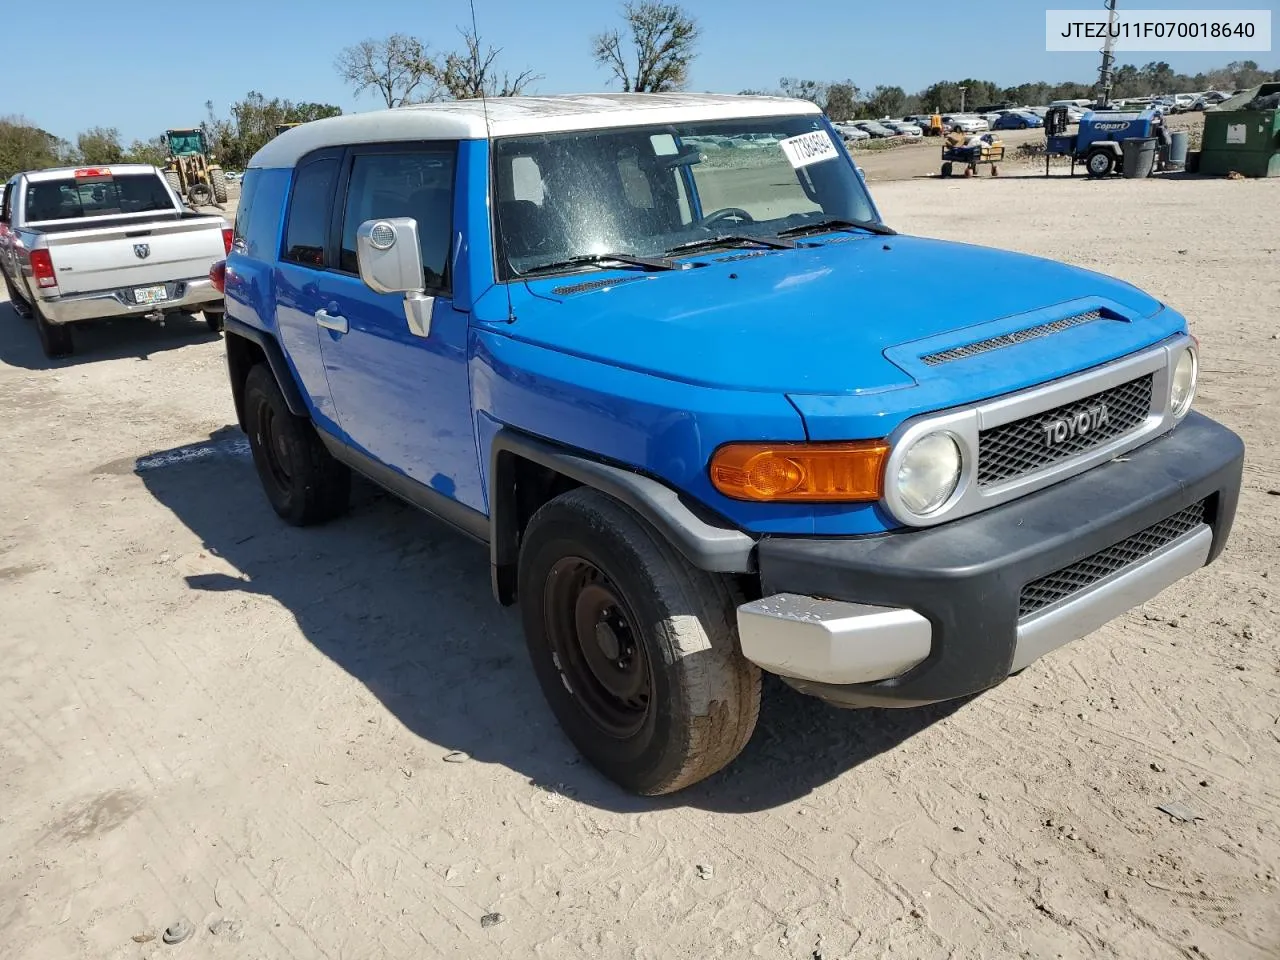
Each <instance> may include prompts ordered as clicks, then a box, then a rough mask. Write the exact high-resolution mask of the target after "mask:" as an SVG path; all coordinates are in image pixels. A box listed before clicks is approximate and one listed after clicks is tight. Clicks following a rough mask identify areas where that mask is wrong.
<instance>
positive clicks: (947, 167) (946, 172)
mask: <svg viewBox="0 0 1280 960" xmlns="http://www.w3.org/2000/svg"><path fill="white" fill-rule="evenodd" d="M954 171H955V167H954V165H953V164H952V163H951V161H949V160H948V161H947V162H946V163H944V164H943V165H942V175H943V176H944V177H949V176H951V174H952V173H953V172H954Z"/></svg>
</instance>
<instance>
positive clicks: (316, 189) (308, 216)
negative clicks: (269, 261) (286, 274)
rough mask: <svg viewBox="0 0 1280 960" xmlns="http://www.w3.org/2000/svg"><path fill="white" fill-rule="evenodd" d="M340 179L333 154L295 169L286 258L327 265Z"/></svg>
mask: <svg viewBox="0 0 1280 960" xmlns="http://www.w3.org/2000/svg"><path fill="white" fill-rule="evenodd" d="M337 183H338V161H337V158H334V157H326V158H324V159H322V160H313V161H312V162H311V163H308V164H305V165H303V166H301V167H298V169H297V170H296V171H295V173H294V178H293V196H292V197H291V198H290V200H289V227H288V229H287V230H286V232H285V241H284V254H283V259H285V260H288V261H290V262H291V263H300V264H303V265H304V266H308V267H324V266H328V264H326V263H325V262H324V261H325V245H326V240H327V237H328V234H329V209H330V204H332V202H333V193H334V189H335V188H336V187H337Z"/></svg>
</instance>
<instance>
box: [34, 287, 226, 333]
mask: <svg viewBox="0 0 1280 960" xmlns="http://www.w3.org/2000/svg"><path fill="white" fill-rule="evenodd" d="M155 286H159V284H155ZM165 286H166V287H167V289H168V294H169V296H168V299H166V300H161V301H160V302H158V303H134V302H133V291H132V289H131V288H123V289H120V290H96V291H94V292H92V293H74V294H70V295H69V296H65V297H48V298H46V299H43V300H39V301H37V302H38V305H39V307H40V313H41V314H42V315H43V316H44V318H45V319H46V320H47V321H49V323H53V324H62V323H77V322H79V321H81V320H104V319H107V318H109V317H127V316H133V315H137V316H145V315H147V314H152V313H156V312H157V311H164V312H167V311H170V310H185V311H195V310H203V309H205V308H206V307H209V308H214V307H217V308H219V309H221V306H222V294H221V293H219V292H218V290H217V288H216V287H214V285H213V282H212V281H211V280H210V279H209V278H208V277H196V278H194V279H191V280H171V281H169V282H168V283H167V284H165Z"/></svg>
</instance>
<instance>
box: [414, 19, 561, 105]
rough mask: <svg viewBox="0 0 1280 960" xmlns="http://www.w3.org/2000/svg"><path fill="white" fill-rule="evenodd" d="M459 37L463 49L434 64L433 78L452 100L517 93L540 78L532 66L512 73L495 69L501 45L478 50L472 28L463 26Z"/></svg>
mask: <svg viewBox="0 0 1280 960" xmlns="http://www.w3.org/2000/svg"><path fill="white" fill-rule="evenodd" d="M462 40H463V43H464V44H465V45H466V50H465V51H464V52H462V53H450V54H447V55H446V56H445V58H444V61H443V63H442V64H437V65H436V66H435V67H434V68H433V71H434V74H435V80H436V81H437V82H438V83H439V85H440V86H441V87H443V88H444V90H446V91H447V92H448V94H449V96H451V97H453V98H454V99H455V100H465V99H468V98H474V97H481V96H484V97H518V96H520V94H522V93H524V90H525V87H527V86H528V85H529V84H531V83H533V82H534V81H535V80H541V79H542V77H541V75H539V74H535V73H534V72H533V71H532V70H522V71H520V72H519V73H517V74H515V75H514V76H512V75H511V74H509V73H507V72H506V71H505V70H504V71H503V72H502V73H499V72H498V70H497V68H496V67H495V66H494V62H495V61H496V60H497V59H498V54H500V53H501V52H502V50H501V49H495V48H493V47H489V48H488V49H487V50H483V51H482V50H481V48H480V38H479V37H478V36H476V34H475V32H474V31H471V30H463V31H462Z"/></svg>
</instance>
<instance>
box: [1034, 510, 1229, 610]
mask: <svg viewBox="0 0 1280 960" xmlns="http://www.w3.org/2000/svg"><path fill="white" fill-rule="evenodd" d="M1204 522H1205V501H1204V500H1201V501H1200V502H1199V503H1197V504H1194V505H1193V506H1190V507H1187V508H1186V509H1185V510H1179V511H1178V512H1177V513H1175V514H1174V515H1173V516H1172V517H1168V518H1166V519H1164V520H1161V521H1160V522H1159V523H1155V524H1152V525H1151V526H1149V527H1147V529H1145V530H1142V531H1140V532H1138V533H1135V534H1134V535H1133V536H1132V537H1129V538H1128V539H1125V540H1121V541H1120V542H1119V543H1117V544H1113V545H1112V546H1110V547H1107V548H1106V549H1105V550H1099V551H1098V552H1097V553H1095V554H1094V555H1093V556H1091V557H1085V558H1084V559H1083V560H1077V561H1076V562H1075V563H1073V564H1071V566H1069V567H1063V568H1062V569H1061V570H1058V571H1056V572H1054V573H1051V574H1049V575H1048V576H1045V577H1041V578H1040V579H1039V580H1033V581H1032V582H1031V583H1028V584H1027V585H1026V586H1025V587H1023V588H1022V594H1021V596H1020V597H1019V598H1018V616H1019V617H1025V616H1028V615H1029V614H1032V613H1035V612H1036V611H1037V610H1043V609H1044V608H1045V607H1047V606H1049V605H1050V604H1054V603H1057V602H1058V601H1059V600H1064V599H1066V598H1067V597H1069V596H1071V595H1072V594H1073V593H1078V592H1079V591H1081V590H1083V589H1084V588H1085V587H1088V586H1090V585H1092V584H1095V583H1097V582H1098V581H1099V580H1101V579H1102V578H1103V577H1107V576H1110V575H1111V574H1113V573H1115V572H1116V571H1117V570H1123V569H1124V568H1125V567H1127V566H1130V565H1131V564H1135V563H1137V562H1138V561H1139V560H1142V559H1144V558H1145V557H1148V556H1150V555H1151V554H1153V553H1155V552H1156V551H1157V550H1159V549H1160V548H1161V547H1163V546H1165V545H1166V544H1169V543H1172V542H1173V541H1174V540H1177V539H1178V538H1179V537H1180V536H1182V535H1183V534H1184V533H1187V532H1189V531H1191V530H1194V529H1195V528H1196V527H1198V526H1200V524H1202V523H1204Z"/></svg>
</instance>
